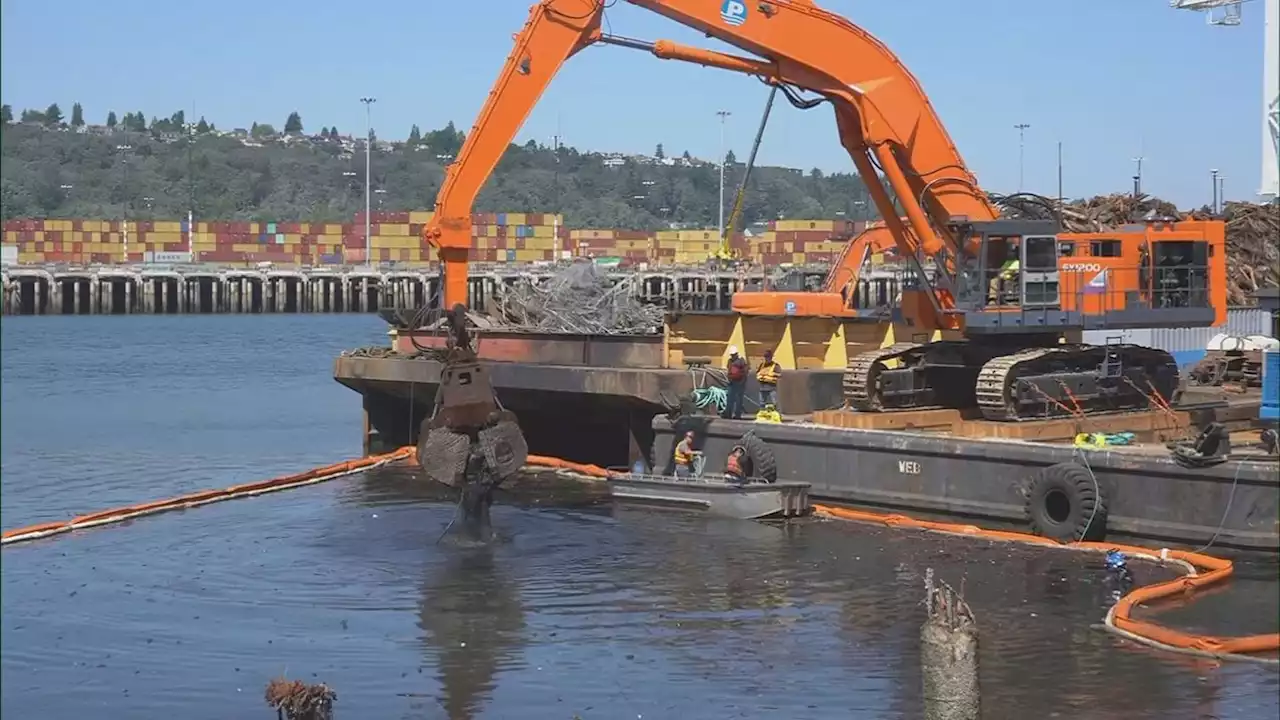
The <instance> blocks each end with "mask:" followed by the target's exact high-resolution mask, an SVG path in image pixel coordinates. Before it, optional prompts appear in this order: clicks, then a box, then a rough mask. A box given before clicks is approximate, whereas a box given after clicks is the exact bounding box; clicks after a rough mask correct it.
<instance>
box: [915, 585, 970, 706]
mask: <svg viewBox="0 0 1280 720" xmlns="http://www.w3.org/2000/svg"><path fill="white" fill-rule="evenodd" d="M924 584H925V607H926V608H927V613H928V617H927V618H926V619H925V621H924V627H922V628H921V629H920V645H921V647H920V661H921V665H922V667H921V675H922V676H923V680H924V716H925V718H926V720H978V717H979V715H980V714H981V707H982V703H981V698H980V695H979V693H978V626H977V623H975V622H974V619H973V613H972V611H970V610H969V606H968V604H966V603H965V601H964V598H963V597H961V596H960V595H959V594H958V593H956V592H955V591H954V590H952V589H951V587H950V586H949V585H947V584H946V583H944V582H941V581H939V582H938V585H937V586H936V587H935V586H934V580H933V568H930V569H929V570H928V571H926V573H925V581H924Z"/></svg>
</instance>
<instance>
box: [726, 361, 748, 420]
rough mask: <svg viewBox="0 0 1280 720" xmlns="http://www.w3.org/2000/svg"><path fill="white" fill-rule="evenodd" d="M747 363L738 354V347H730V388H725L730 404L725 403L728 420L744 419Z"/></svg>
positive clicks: (727, 371)
mask: <svg viewBox="0 0 1280 720" xmlns="http://www.w3.org/2000/svg"><path fill="white" fill-rule="evenodd" d="M748 370H749V368H748V367H747V361H746V359H744V358H743V357H742V356H741V355H739V354H738V347H737V346H736V345H730V346H729V363H728V366H727V367H726V368H725V371H726V374H727V375H728V379H729V387H727V388H725V391H726V395H728V402H727V403H725V408H724V415H723V416H722V417H724V418H726V419H733V420H741V419H742V403H743V400H744V399H745V397H746V392H747V371H748Z"/></svg>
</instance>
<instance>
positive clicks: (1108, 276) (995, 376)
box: [423, 0, 1226, 420]
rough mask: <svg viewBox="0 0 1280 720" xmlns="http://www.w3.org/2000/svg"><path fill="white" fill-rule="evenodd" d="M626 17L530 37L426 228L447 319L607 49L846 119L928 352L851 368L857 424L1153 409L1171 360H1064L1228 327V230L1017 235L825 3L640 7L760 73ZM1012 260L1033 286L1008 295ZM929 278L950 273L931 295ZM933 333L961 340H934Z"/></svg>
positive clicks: (569, 4) (764, 0) (517, 50)
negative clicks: (1158, 336) (534, 137)
mask: <svg viewBox="0 0 1280 720" xmlns="http://www.w3.org/2000/svg"><path fill="white" fill-rule="evenodd" d="M616 1H617V0H608V2H606V0H542V1H541V2H538V3H537V4H535V5H534V6H533V7H532V8H531V10H530V13H529V18H528V21H527V22H526V24H525V27H524V29H523V30H522V31H521V32H520V33H519V34H518V35H516V38H515V46H514V48H513V49H512V52H511V54H510V56H508V58H507V62H506V64H505V65H504V67H503V69H502V72H501V75H500V76H499V77H498V80H497V82H496V83H495V85H494V87H493V90H492V91H491V92H490V94H489V97H488V99H487V100H486V102H485V105H484V108H483V109H482V110H481V112H480V116H479V118H478V119H477V121H476V124H475V127H474V128H473V129H472V132H471V133H470V134H468V135H467V138H466V141H465V143H464V144H463V147H462V149H461V151H459V153H458V154H457V157H456V159H455V161H454V163H453V164H452V165H450V166H449V168H448V170H447V171H446V173H445V179H444V183H443V185H442V186H441V188H440V193H439V195H438V196H437V199H436V213H435V216H434V220H433V222H432V223H431V224H429V225H428V226H426V227H425V228H424V230H423V233H424V239H425V240H426V241H427V242H428V243H430V244H431V245H433V246H435V247H436V248H437V249H438V251H439V255H440V259H441V261H442V263H443V266H444V274H445V283H444V284H445V288H444V300H445V304H446V306H447V307H452V306H454V305H456V304H461V303H465V302H466V297H467V252H468V249H469V247H470V245H471V208H472V204H473V202H474V200H475V197H476V194H477V193H478V192H479V190H480V187H481V186H482V185H483V183H484V182H485V180H487V179H488V177H489V175H490V173H492V171H493V169H494V167H495V166H496V165H497V163H498V160H499V158H500V157H501V155H502V153H503V152H504V151H505V150H506V148H507V147H508V145H509V144H510V143H511V141H512V140H513V139H514V137H515V134H516V132H517V131H518V130H519V128H520V126H521V125H522V124H523V123H524V121H525V119H526V118H527V117H528V114H529V112H530V111H531V110H532V108H533V106H534V104H535V103H536V102H537V101H538V98H539V97H540V96H541V95H542V93H543V91H544V90H545V89H546V87H547V85H548V84H549V83H550V81H551V79H552V78H553V77H554V76H555V74H556V72H557V71H558V70H559V69H560V67H561V66H562V65H563V64H564V62H565V61H566V60H568V58H570V57H571V56H573V55H574V54H576V53H578V52H579V51H581V50H584V49H586V48H587V47H588V46H590V45H592V44H595V43H608V44H613V45H619V46H624V47H630V48H634V49H639V50H644V51H648V52H651V53H652V54H654V55H656V56H657V57H659V58H664V59H671V60H681V61H685V62H690V63H695V64H699V65H703V66H708V67H717V68H722V69H726V70H730V71H734V72H739V73H744V74H747V75H752V76H755V77H757V78H759V79H761V80H762V81H763V82H765V83H766V84H768V85H771V86H775V87H777V88H779V90H780V92H782V94H783V96H784V97H786V98H787V100H788V101H789V102H791V104H792V105H794V106H796V107H798V108H801V109H810V108H813V107H816V106H818V105H821V104H830V105H831V107H832V109H833V110H834V112H835V119H836V127H837V130H838V134H839V139H840V143H841V145H842V146H843V147H844V148H845V150H846V151H847V152H848V153H849V156H850V158H851V159H852V160H853V163H854V166H855V167H856V168H857V170H858V173H859V174H860V175H861V176H862V179H863V181H864V183H865V184H866V186H867V190H868V193H869V195H870V197H871V200H872V202H873V203H874V204H875V206H876V209H877V210H878V211H879V214H880V216H881V217H883V218H884V223H885V229H886V232H887V234H888V236H889V237H891V238H892V240H893V244H894V246H895V247H896V248H897V250H898V254H899V255H901V256H902V257H903V258H905V259H907V260H908V261H909V263H911V265H912V266H913V267H914V270H915V274H916V277H917V278H918V279H919V281H918V283H917V286H916V288H914V289H913V290H912V291H911V292H904V293H903V295H902V300H901V302H900V303H899V307H898V308H895V309H894V311H893V319H895V320H902V321H905V322H908V323H910V324H912V325H914V326H915V327H917V328H918V329H919V330H920V333H921V334H922V335H924V336H926V337H924V338H922V340H921V341H920V342H913V343H900V344H898V345H894V346H892V347H890V348H886V349H884V350H878V351H874V352H870V353H864V354H860V355H857V356H855V357H854V358H853V359H852V360H851V361H850V366H849V369H848V371H847V373H846V376H845V388H846V396H847V398H848V399H849V400H850V402H851V403H852V404H853V405H854V406H855V407H857V408H860V409H863V410H882V409H890V408H924V407H969V406H972V405H974V404H976V405H978V406H979V407H980V408H981V409H982V412H983V414H984V415H985V416H986V417H988V418H991V419H1006V420H1007V419H1021V418H1026V417H1041V416H1046V415H1055V414H1067V413H1071V414H1075V413H1084V412H1092V411H1098V410H1115V409H1125V408H1138V407H1142V408H1145V407H1148V406H1149V404H1151V403H1153V402H1156V403H1160V402H1165V401H1168V400H1170V399H1171V398H1172V397H1173V395H1174V394H1175V393H1176V391H1177V387H1178V368H1177V365H1176V363H1175V362H1174V360H1173V358H1172V357H1171V356H1170V355H1169V354H1168V353H1167V352H1164V351H1162V350H1155V349H1151V348H1144V347H1140V346H1135V345H1129V344H1108V345H1106V346H1103V347H1095V346H1086V345H1078V344H1063V343H1062V340H1063V334H1064V333H1066V332H1070V331H1074V330H1080V329H1089V328H1104V327H1111V328H1121V327H1154V326H1181V327H1188V326H1195V325H1213V324H1220V323H1221V322H1223V321H1224V319H1225V312H1226V310H1225V298H1226V287H1225V285H1226V266H1225V256H1226V253H1225V250H1224V234H1225V230H1224V225H1223V224H1222V223H1221V222H1193V223H1174V224H1160V225H1150V224H1149V225H1145V226H1140V227H1136V228H1128V229H1126V230H1125V231H1124V232H1121V233H1113V234H1104V235H1095V236H1084V235H1080V236H1067V235H1061V236H1060V235H1059V234H1058V232H1057V230H1058V228H1057V225H1056V223H1053V222H1044V221H1026V220H1001V219H1000V218H999V212H998V210H997V208H996V207H995V206H994V205H993V204H992V202H991V201H990V200H989V199H988V197H987V195H986V193H985V192H983V191H982V189H981V188H980V187H979V186H978V183H977V180H976V178H975V177H974V176H973V174H972V173H971V172H970V171H969V170H968V168H967V167H966V166H965V163H964V160H963V159H962V158H961V157H960V154H959V152H958V151H957V150H956V148H955V145H954V143H952V141H951V138H950V137H949V136H948V134H947V131H946V129H945V128H944V127H943V125H942V122H941V121H940V120H939V118H938V116H937V114H936V113H935V112H934V110H933V108H932V106H931V105H930V104H929V100H928V97H927V96H926V95H925V93H924V91H923V90H922V89H921V87H920V84H919V83H918V82H917V81H916V79H915V78H914V77H913V76H912V75H911V73H910V72H909V71H908V70H907V68H906V67H905V66H904V65H903V64H902V63H901V62H900V61H899V60H898V58H897V57H895V56H894V54H893V53H892V52H890V51H889V49H888V48H887V47H885V46H884V44H883V43H881V42H880V41H879V40H877V39H876V38H875V37H874V36H872V35H871V34H870V33H868V32H867V31H865V30H863V29H862V28H860V27H858V26H856V25H854V24H853V23H851V22H850V21H848V20H847V19H845V18H843V17H841V16H839V15H836V14H834V13H831V12H829V11H827V10H824V9H822V8H820V7H818V6H817V5H815V4H814V3H813V2H812V1H811V0H717V1H714V2H713V1H712V0H626V1H627V2H630V3H631V4H633V5H637V6H640V7H643V8H646V9H648V10H651V11H653V12H655V13H657V14H659V15H662V16H664V17H667V18H669V19H671V20H674V21H675V22H677V23H680V24H682V25H685V26H687V27H690V28H693V29H695V30H697V31H699V32H702V33H704V34H706V35H707V36H709V37H713V38H716V39H719V40H721V41H724V42H725V43H728V44H730V45H733V46H735V47H737V48H740V49H741V50H743V51H745V52H747V53H750V54H751V55H754V56H755V57H746V56H740V55H732V54H727V53H720V52H715V51H710V50H705V49H700V48H694V47H688V46H683V45H678V44H676V43H673V42H670V41H665V40H660V41H657V42H644V41H640V40H634V39H630V38H624V37H619V36H613V35H608V34H605V33H602V32H601V21H602V19H603V17H604V12H605V9H606V7H607V6H608V5H610V4H612V3H613V2H616ZM803 91H809V92H811V93H814V94H815V95H816V97H812V98H805V97H803V96H802V95H801V93H802V92H803ZM881 176H883V178H884V182H882V181H881ZM885 183H887V185H888V187H887V188H886V185H885ZM890 191H891V192H892V197H891V196H890ZM895 199H896V201H897V203H898V205H900V207H901V215H902V217H900V215H899V209H898V207H895V204H894V200H895ZM1010 261H1016V262H1017V267H1018V270H1017V273H1016V279H1014V278H1003V273H1004V272H1005V271H1007V270H1008V269H1009V265H1008V263H1009V262H1010ZM925 263H931V264H932V265H934V269H935V272H934V273H933V274H932V278H933V284H932V286H930V285H928V284H926V283H925V281H924V278H926V277H928V273H926V272H925ZM1002 268H1003V270H1002ZM743 310H744V311H750V309H749V308H744V309H743ZM842 312H843V311H842ZM764 314H768V313H764ZM935 331H943V332H946V333H948V334H949V335H951V336H953V337H948V338H946V339H942V340H937V341H930V340H929V339H928V336H930V335H932V334H933V333H934V332H935ZM891 366H892V367H891Z"/></svg>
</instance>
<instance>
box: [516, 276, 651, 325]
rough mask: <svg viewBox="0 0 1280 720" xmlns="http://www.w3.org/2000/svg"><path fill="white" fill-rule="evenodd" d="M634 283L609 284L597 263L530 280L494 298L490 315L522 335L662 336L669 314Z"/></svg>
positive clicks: (632, 279)
mask: <svg viewBox="0 0 1280 720" xmlns="http://www.w3.org/2000/svg"><path fill="white" fill-rule="evenodd" d="M636 282H637V279H636V278H635V277H627V278H623V279H621V280H615V279H613V278H610V277H609V276H608V275H606V274H605V273H604V272H602V271H601V270H600V269H599V268H598V267H597V266H596V265H595V264H594V263H574V264H573V265H570V266H568V267H567V268H565V269H563V270H561V271H559V272H557V273H556V274H554V275H550V276H544V277H527V278H521V279H519V280H517V281H516V282H515V283H513V284H510V285H507V286H506V287H504V288H503V289H501V290H500V291H499V292H498V293H497V297H495V298H494V303H493V307H494V309H493V311H492V312H491V314H492V315H493V316H494V317H495V318H497V319H498V320H500V321H501V322H502V323H503V324H507V325H513V326H515V327H517V328H519V329H521V330H529V331H532V332H545V333H573V334H583V335H639V334H650V333H656V332H660V330H661V328H662V320H663V315H664V310H663V308H662V307H660V306H658V305H651V304H648V303H645V302H643V301H641V300H640V299H639V298H638V297H637V296H636V293H635V292H634V290H635V288H634V284H635V283H636Z"/></svg>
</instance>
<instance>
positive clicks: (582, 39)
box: [423, 0, 998, 307]
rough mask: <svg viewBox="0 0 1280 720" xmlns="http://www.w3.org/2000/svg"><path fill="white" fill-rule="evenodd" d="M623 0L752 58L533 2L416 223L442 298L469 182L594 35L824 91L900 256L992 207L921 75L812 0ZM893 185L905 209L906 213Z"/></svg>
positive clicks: (926, 248) (552, 0)
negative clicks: (437, 271)
mask: <svg viewBox="0 0 1280 720" xmlns="http://www.w3.org/2000/svg"><path fill="white" fill-rule="evenodd" d="M628 1H629V2H631V4H633V5H637V6H639V7H643V8H646V9H648V10H650V11H652V12H654V13H657V14H659V15H663V16H665V17H667V18H669V19H671V20H674V21H675V22H678V23H680V24H681V25H685V26H687V27H690V28H694V29H696V30H698V31H700V32H703V33H705V34H706V35H707V36H709V37H714V38H716V39H718V40H721V41H723V42H725V43H728V44H730V45H733V46H736V47H738V48H740V49H742V50H744V51H746V52H748V53H751V54H752V55H755V56H756V58H747V57H738V56H734V55H728V54H724V53H717V52H713V51H708V50H702V49H698V48H689V47H683V46H679V45H676V44H674V43H670V42H665V41H660V42H657V43H653V44H647V43H638V42H636V41H627V40H619V39H616V38H609V37H607V36H604V35H602V34H601V32H600V26H601V20H602V18H603V15H604V11H605V7H606V1H605V0H542V2H539V3H538V4H536V5H534V6H533V8H532V9H531V11H530V14H529V19H528V21H527V22H526V24H525V27H524V29H523V30H522V31H521V32H520V33H519V34H518V35H517V36H516V39H515V47H514V48H513V50H512V52H511V55H510V56H509V57H508V58H507V62H506V65H505V66H504V67H503V69H502V73H501V75H500V76H499V78H498V80H497V82H496V83H495V85H494V87H493V90H492V91H491V92H490V94H489V97H488V99H487V100H486V101H485V104H484V108H483V109H482V110H481V112H480V116H479V118H478V119H477V121H476V124H475V126H474V127H473V128H472V131H471V133H470V134H469V135H468V136H467V138H466V141H465V142H464V144H463V147H462V150H461V151H460V152H459V153H458V156H457V158H456V159H455V161H454V163H453V164H452V165H450V167H449V169H448V171H447V172H446V174H445V180H444V183H443V185H442V186H441V188H440V193H439V195H438V196H437V199H436V213H435V217H434V219H433V221H432V222H431V223H430V224H428V225H427V227H426V228H425V229H424V231H423V234H424V238H425V240H426V241H427V242H428V243H430V244H431V245H433V246H435V247H436V248H437V249H438V250H439V254H440V258H441V261H442V262H443V265H444V271H445V298H444V301H445V305H446V307H452V306H453V305H454V304H457V303H465V302H466V294H467V252H468V249H469V248H470V245H471V237H470V233H471V208H472V204H473V202H474V200H475V197H476V194H477V193H478V192H479V191H480V188H481V186H482V185H483V184H484V182H485V180H486V179H488V177H489V174H490V173H491V172H492V171H493V168H494V167H495V166H496V165H497V163H498V160H499V159H500V157H501V155H502V153H503V152H505V151H506V149H507V147H508V146H509V145H510V143H511V141H512V140H513V139H514V138H515V134H516V132H517V131H518V130H519V128H520V126H521V125H522V124H523V123H524V121H525V119H526V118H527V117H528V114H529V112H530V111H531V110H532V108H533V105H534V104H535V103H536V102H537V100H538V98H539V97H541V95H542V93H543V91H544V90H545V89H546V87H547V85H548V83H550V81H551V79H552V78H553V77H554V76H555V73H556V72H557V71H558V70H559V69H560V66H561V65H562V64H563V63H564V62H565V61H566V60H567V59H568V58H569V57H571V56H572V55H574V54H575V53H577V52H578V51H579V50H582V49H583V48H585V47H586V46H587V45H590V44H592V43H594V42H597V41H603V42H613V43H614V44H619V45H628V46H631V47H640V48H643V49H648V50H650V51H651V52H653V54H654V55H657V56H658V57H661V58H666V59H676V60H683V61H686V62H692V63H697V64H700V65H706V66H711V67H719V68H723V69H727V70H733V71H736V72H741V73H746V74H750V75H755V76H758V77H760V78H762V79H764V80H765V81H766V82H768V83H770V84H775V85H784V86H793V87H798V88H802V89H805V90H808V91H811V92H815V93H817V94H819V95H821V96H822V97H823V98H825V99H826V100H827V101H829V102H830V103H831V105H832V107H833V108H834V109H835V115H836V126H837V128H838V131H839V135H840V141H841V145H843V146H844V148H845V150H846V151H847V152H848V153H849V155H850V157H851V158H852V159H853V163H854V165H855V166H856V167H857V169H858V173H859V174H860V175H861V176H862V178H863V181H864V182H865V183H866V185H867V188H868V191H869V192H870V195H871V198H872V201H873V202H874V203H875V205H876V208H877V210H878V211H879V213H880V215H881V217H884V218H885V223H886V227H887V228H888V232H889V233H890V234H891V235H892V237H893V239H894V241H895V244H896V245H897V247H898V250H899V252H900V253H901V254H903V255H904V256H916V255H917V254H919V253H920V252H923V254H924V255H927V256H932V255H935V254H937V253H939V252H940V251H942V250H944V249H946V250H951V251H952V252H957V251H959V250H960V248H959V247H958V245H957V240H956V238H954V237H951V236H950V235H949V234H948V232H949V231H948V227H949V225H950V223H952V222H953V221H956V220H958V219H963V220H968V221H972V222H977V221H982V220H991V219H995V218H996V217H998V212H997V210H996V209H995V207H993V206H992V205H991V203H990V202H989V201H988V200H987V198H986V195H985V194H984V193H983V192H982V191H981V189H980V188H979V187H978V185H977V181H976V179H975V178H974V176H973V175H972V174H971V173H970V172H969V171H968V169H967V168H966V167H965V165H964V161H963V160H962V159H961V158H960V154H959V153H958V152H957V151H956V148H955V145H954V144H953V143H952V141H951V138H950V137H949V136H948V135H947V132H946V130H945V129H944V128H943V126H942V123H941V121H940V120H939V119H938V116H937V114H936V113H935V112H934V111H933V108H932V107H931V106H930V104H929V101H928V98H927V97H926V96H925V94H924V92H923V91H922V90H921V88H920V85H919V83H917V82H916V80H915V78H914V77H913V76H912V75H911V73H910V72H909V71H908V70H907V68H906V67H905V66H904V65H903V64H902V63H901V62H900V61H899V60H898V59H897V57H895V56H894V55H893V53H892V52H890V51H889V49H888V48H887V47H885V46H884V45H883V44H882V43H881V42H880V41H879V40H877V39H876V38H875V37H873V36H872V35H871V34H870V33H868V32H866V31H865V30H863V29H862V28H859V27H857V26H856V25H854V24H852V23H850V22H849V21H848V20H846V19H844V18H842V17H840V16H839V15H836V14H834V13H831V12H828V11H826V10H823V9H821V8H819V7H817V6H816V5H814V4H813V2H811V1H810V0H762V1H754V0H722V1H721V2H710V0H628ZM877 171H879V172H877ZM880 173H883V175H884V178H885V179H886V180H887V182H888V185H889V189H886V188H885V186H884V185H883V184H882V183H881V180H880ZM889 190H891V191H892V193H893V197H896V199H897V201H898V203H899V205H900V206H901V208H902V210H903V211H904V214H905V217H906V222H905V223H904V222H903V221H902V219H901V218H900V217H899V212H898V210H897V208H895V206H894V201H893V198H891V196H890V194H889Z"/></svg>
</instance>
